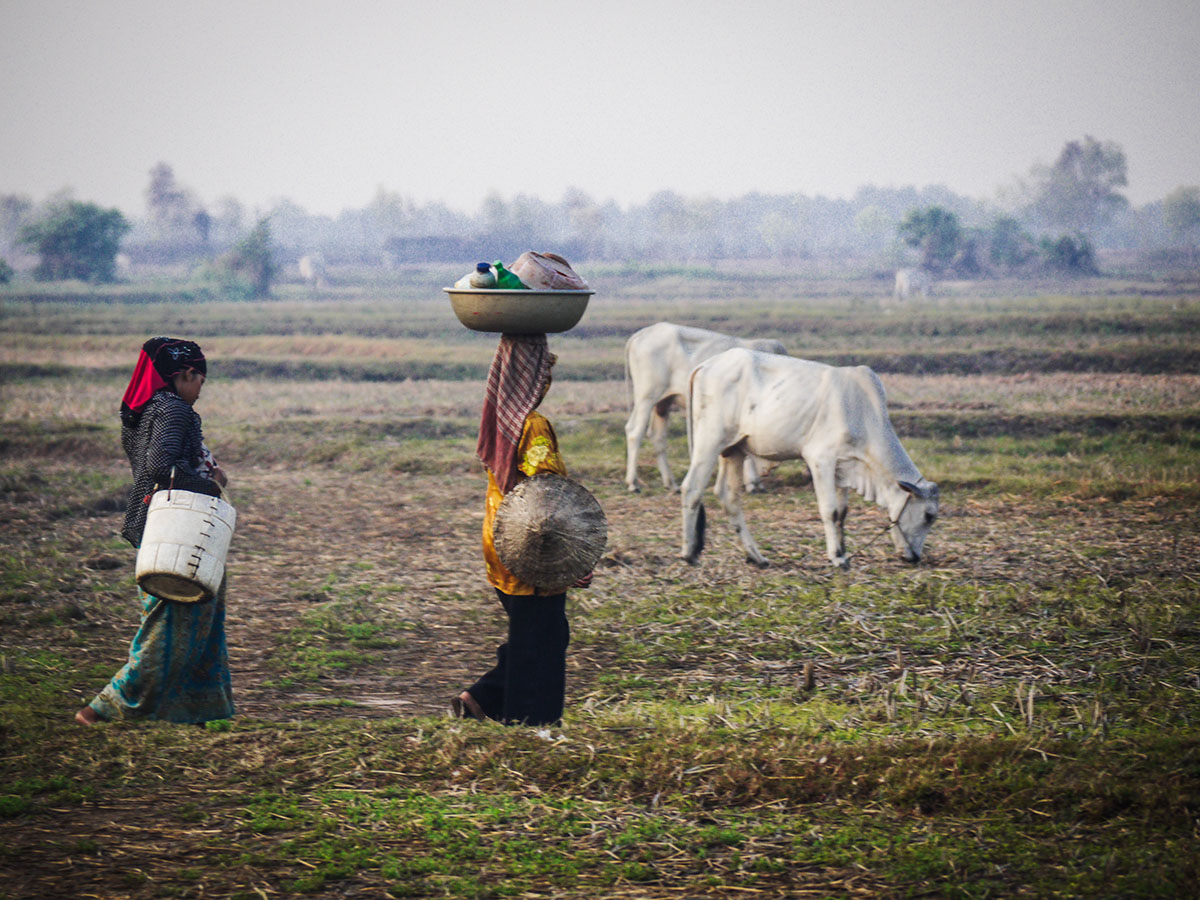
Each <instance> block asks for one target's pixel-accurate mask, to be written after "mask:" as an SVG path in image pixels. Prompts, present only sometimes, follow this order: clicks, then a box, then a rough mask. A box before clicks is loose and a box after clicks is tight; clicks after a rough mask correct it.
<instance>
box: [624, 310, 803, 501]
mask: <svg viewBox="0 0 1200 900" xmlns="http://www.w3.org/2000/svg"><path fill="white" fill-rule="evenodd" d="M731 347H750V348H752V349H754V350H762V351H764V352H766V353H782V354H784V355H787V350H786V349H785V348H784V346H783V344H781V343H780V342H779V341H773V340H755V341H745V340H742V339H741V338H735V337H730V336H729V335H727V334H720V333H718V332H716V331H706V330H705V329H703V328H691V327H689V326H687V325H673V324H671V323H670V322H658V323H657V324H655V325H649V326H647V327H645V328H643V329H641V330H640V331H636V332H634V333H633V335H631V336H630V338H629V340H628V341H626V342H625V384H626V387H627V388H628V390H629V400H630V412H629V421H628V422H626V423H625V446H626V465H625V484H626V486H627V487H628V488H629V490H630V491H631V492H633V491H637V490H638V489H639V483H638V478H637V458H638V451H639V449H641V445H642V440H643V439H644V438H645V437H646V430H647V428H648V427H649V426H650V425H651V423H653V428H652V429H651V438H652V440H653V441H654V452H655V454H656V455H657V457H658V470H659V472H661V473H662V482H663V487H665V488H668V489H669V490H672V491H674V490H678V489H679V486H678V485H677V484H676V483H675V478H674V476H673V475H672V474H671V466H670V463H669V462H668V461H667V414H668V413H669V412H670V411H671V408H672V407H673V406H675V405H676V404H677V403H678V404H683V403H684V402H685V398H686V397H687V390H688V373H690V372H691V371H692V368H693V367H694V366H696V364H698V363H701V362H703V361H704V360H706V359H708V358H709V357H711V356H715V355H716V354H718V353H720V352H721V351H723V350H728V349H729V348H731ZM744 474H745V479H746V481H745V484H746V489H747V490H749V491H754V490H757V489H758V488H759V486H760V476H759V472H758V466H757V464H756V462H755V460H753V459H751V458H749V457H747V460H746V471H745V473H744Z"/></svg>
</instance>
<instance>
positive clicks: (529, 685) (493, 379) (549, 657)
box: [451, 334, 591, 725]
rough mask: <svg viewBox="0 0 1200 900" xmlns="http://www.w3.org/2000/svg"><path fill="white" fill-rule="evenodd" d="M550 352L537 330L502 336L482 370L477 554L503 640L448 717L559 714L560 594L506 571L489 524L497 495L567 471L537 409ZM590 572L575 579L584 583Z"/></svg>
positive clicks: (563, 641) (563, 625)
mask: <svg viewBox="0 0 1200 900" xmlns="http://www.w3.org/2000/svg"><path fill="white" fill-rule="evenodd" d="M554 362H555V356H554V354H553V353H551V352H550V349H549V347H548V345H547V343H546V336H545V335H544V334H505V335H502V336H501V338H500V345H499V347H498V348H497V349H496V355H495V357H494V358H493V360H492V365H491V369H490V370H489V372H488V382H487V396H486V399H485V401H484V406H483V415H482V417H481V420H480V426H479V443H478V446H477V447H476V454H477V455H478V456H479V458H480V460H482V462H483V464H484V466H485V467H486V468H487V473H488V487H487V496H486V499H485V507H484V520H483V558H484V564H485V567H486V569H487V579H488V582H489V583H490V584H491V585H492V587H493V588H495V590H496V595H497V596H498V597H499V599H500V603H501V605H502V606H503V607H504V611H505V612H506V613H507V614H508V640H507V641H506V642H505V643H503V644H501V645H500V646H499V647H498V648H497V650H496V665H495V667H493V668H492V669H491V670H490V671H488V672H487V673H485V674H484V675H482V676H480V678H479V679H478V680H477V681H476V682H475V683H474V684H473V685H472V686H471V687H470V688H468V689H467V690H465V691H463V692H461V693H460V694H459V695H458V696H457V697H455V698H454V699H453V700H451V710H452V712H453V714H454V715H455V716H458V717H460V718H462V717H468V716H469V717H473V718H477V719H483V718H489V719H496V720H499V721H502V722H507V723H512V724H525V725H549V724H553V723H555V722H557V721H559V719H561V718H562V712H563V701H564V694H565V690H566V658H567V656H566V654H567V644H568V643H569V642H570V628H569V626H568V624H567V615H566V601H567V595H566V592H565V591H563V592H560V593H557V594H553V595H551V596H541V595H539V594H538V592H537V588H536V586H535V585H531V584H526V583H525V582H523V581H521V579H520V578H518V577H517V576H516V575H514V574H513V573H512V572H510V571H509V570H508V569H507V568H505V566H504V563H503V562H501V560H500V557H499V555H498V554H497V552H496V545H495V539H494V524H495V521H496V511H497V510H498V509H499V507H500V503H501V501H502V500H503V499H504V495H505V494H507V493H508V492H509V491H510V490H512V488H513V487H515V486H516V485H517V484H518V483H519V482H520V481H521V480H523V479H525V478H531V477H533V476H534V475H538V474H541V473H543V472H552V473H554V474H556V475H563V476H565V475H566V474H567V469H566V466H565V465H564V464H563V461H562V458H561V457H560V456H559V453H558V438H557V436H556V435H555V433H554V428H553V426H551V424H550V422H549V420H548V419H546V417H545V416H543V415H542V414H541V413H539V412H537V411H536V408H537V406H538V405H539V404H540V403H541V402H542V398H543V397H545V396H546V391H547V390H549V388H550V369H551V367H552V366H553V365H554ZM590 580H591V576H590V575H589V576H587V577H585V578H583V579H580V580H579V582H577V583H576V584H577V585H579V586H584V585H586V584H587V583H588V582H590Z"/></svg>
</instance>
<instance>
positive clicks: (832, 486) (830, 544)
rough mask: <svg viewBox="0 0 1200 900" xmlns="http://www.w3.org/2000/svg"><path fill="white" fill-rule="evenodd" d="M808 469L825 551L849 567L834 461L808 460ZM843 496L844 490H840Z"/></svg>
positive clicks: (842, 566) (832, 559)
mask: <svg viewBox="0 0 1200 900" xmlns="http://www.w3.org/2000/svg"><path fill="white" fill-rule="evenodd" d="M808 470H809V471H810V472H811V473H812V482H813V491H814V492H815V493H816V495H817V510H818V511H819V512H820V514H821V524H822V525H823V526H824V528H825V553H826V555H827V556H828V557H829V561H830V562H831V563H832V564H833V565H835V566H840V567H841V568H843V569H848V568H850V557H848V556H847V555H846V547H845V543H844V541H843V539H842V528H841V524H842V522H843V521H844V518H845V516H844V512H843V511H844V509H845V507H844V506H841V502H842V500H841V498H840V497H839V491H838V488H837V481H836V471H837V464H836V461H834V460H830V461H829V462H823V461H812V460H810V461H809V464H808ZM841 494H842V496H844V492H841Z"/></svg>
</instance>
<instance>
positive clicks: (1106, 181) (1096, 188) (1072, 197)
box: [1031, 135, 1129, 235]
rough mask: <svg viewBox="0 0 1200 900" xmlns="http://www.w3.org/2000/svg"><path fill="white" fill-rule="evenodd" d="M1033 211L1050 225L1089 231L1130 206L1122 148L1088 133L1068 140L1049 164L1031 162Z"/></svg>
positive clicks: (1078, 232) (1080, 232) (1081, 232)
mask: <svg viewBox="0 0 1200 900" xmlns="http://www.w3.org/2000/svg"><path fill="white" fill-rule="evenodd" d="M1031 175H1032V177H1033V182H1034V202H1033V207H1034V211H1035V212H1036V213H1037V214H1038V215H1040V216H1041V217H1042V218H1043V219H1044V220H1045V221H1046V222H1047V223H1049V224H1050V225H1055V226H1059V227H1062V228H1065V229H1068V230H1070V231H1074V232H1076V233H1077V234H1080V235H1090V234H1092V233H1094V232H1095V230H1096V229H1097V228H1099V227H1100V226H1101V225H1105V224H1107V223H1108V222H1110V221H1111V220H1112V218H1113V216H1114V215H1116V213H1117V212H1119V211H1121V210H1123V209H1125V208H1126V207H1127V206H1129V201H1128V200H1127V199H1126V198H1125V196H1124V195H1123V194H1121V193H1120V192H1119V190H1118V189H1119V188H1123V187H1125V185H1126V184H1127V183H1128V180H1127V178H1126V175H1125V151H1124V150H1122V149H1121V147H1120V145H1119V144H1116V143H1114V142H1112V141H1105V142H1103V143H1102V142H1100V141H1098V140H1096V139H1095V138H1093V137H1091V136H1090V135H1089V136H1086V137H1084V139H1083V140H1082V141H1068V142H1067V143H1066V144H1065V145H1064V146H1063V148H1062V152H1061V153H1059V155H1058V159H1057V160H1056V161H1055V163H1054V165H1052V166H1035V167H1034V168H1033V170H1032V172H1031Z"/></svg>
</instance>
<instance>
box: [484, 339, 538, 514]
mask: <svg viewBox="0 0 1200 900" xmlns="http://www.w3.org/2000/svg"><path fill="white" fill-rule="evenodd" d="M555 358H556V357H555V356H554V354H553V353H551V352H550V347H549V346H548V345H547V343H546V336H545V335H544V334H505V335H501V337H500V346H499V347H497V348H496V355H495V357H493V358H492V367H491V369H489V370H488V380H487V395H486V397H485V398H484V401H483V416H482V417H481V418H480V421H479V443H478V445H477V446H476V447H475V455H476V456H478V457H479V458H480V459H481V460H482V461H483V464H484V465H485V466H487V467H488V470H489V471H490V472H491V473H492V477H493V478H495V479H496V486H497V487H498V488H500V490H501V492H503V493H508V492H509V490H511V489H512V486H513V485H514V484H516V483H517V459H516V457H517V446H518V445H519V444H520V443H521V431H522V429H524V427H525V417H526V416H528V415H529V413H530V412H532V411H533V410H534V408H535V407H536V406H537V405H538V403H539V402H540V401H541V399H542V394H543V392H544V391H545V389H546V385H547V384H549V383H550V367H551V366H553V365H554V360H555Z"/></svg>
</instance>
